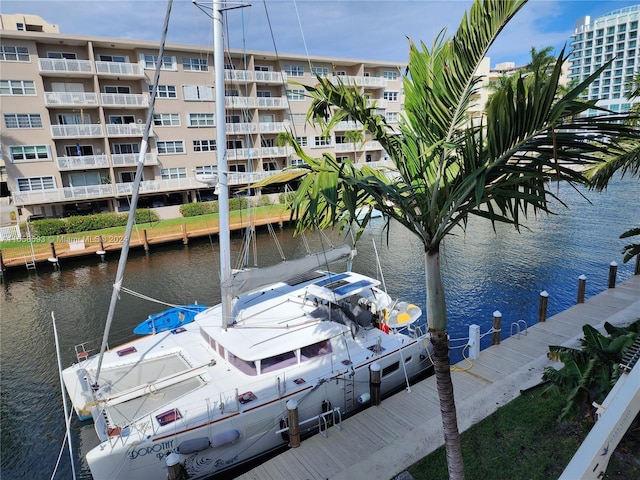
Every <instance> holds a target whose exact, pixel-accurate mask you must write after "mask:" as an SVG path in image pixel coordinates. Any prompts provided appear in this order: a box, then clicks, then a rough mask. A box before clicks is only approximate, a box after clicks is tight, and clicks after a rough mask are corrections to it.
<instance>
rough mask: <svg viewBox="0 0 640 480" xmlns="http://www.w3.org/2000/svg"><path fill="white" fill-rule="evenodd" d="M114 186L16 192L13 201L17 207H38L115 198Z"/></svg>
mask: <svg viewBox="0 0 640 480" xmlns="http://www.w3.org/2000/svg"><path fill="white" fill-rule="evenodd" d="M113 195H114V188H113V185H87V186H85V187H64V188H54V189H50V190H38V191H32V192H16V193H14V194H13V200H14V202H15V204H16V205H20V206H21V205H36V204H39V203H55V202H65V201H69V200H90V199H94V198H105V197H113Z"/></svg>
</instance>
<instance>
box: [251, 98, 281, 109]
mask: <svg viewBox="0 0 640 480" xmlns="http://www.w3.org/2000/svg"><path fill="white" fill-rule="evenodd" d="M287 107H288V102H287V97H258V108H287Z"/></svg>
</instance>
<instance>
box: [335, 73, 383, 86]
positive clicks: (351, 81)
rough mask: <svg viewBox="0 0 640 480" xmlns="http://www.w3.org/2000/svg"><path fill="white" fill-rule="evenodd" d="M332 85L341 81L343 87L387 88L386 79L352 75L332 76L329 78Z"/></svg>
mask: <svg viewBox="0 0 640 480" xmlns="http://www.w3.org/2000/svg"><path fill="white" fill-rule="evenodd" d="M330 78H331V79H332V81H333V82H334V83H338V79H339V81H341V82H342V83H344V84H345V85H355V86H357V87H369V88H384V87H386V86H387V79H386V78H383V77H364V76H363V77H360V76H352V75H334V76H332V77H330Z"/></svg>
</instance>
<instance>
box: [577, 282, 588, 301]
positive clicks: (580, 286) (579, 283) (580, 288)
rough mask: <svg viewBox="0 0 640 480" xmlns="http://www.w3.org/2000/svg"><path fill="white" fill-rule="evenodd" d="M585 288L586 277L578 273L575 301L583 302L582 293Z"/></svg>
mask: <svg viewBox="0 0 640 480" xmlns="http://www.w3.org/2000/svg"><path fill="white" fill-rule="evenodd" d="M586 290H587V277H586V276H585V275H580V276H579V277H578V300H577V301H576V303H584V294H585V292H586Z"/></svg>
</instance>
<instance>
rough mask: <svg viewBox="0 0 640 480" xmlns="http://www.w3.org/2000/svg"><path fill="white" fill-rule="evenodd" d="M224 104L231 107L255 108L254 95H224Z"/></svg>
mask: <svg viewBox="0 0 640 480" xmlns="http://www.w3.org/2000/svg"><path fill="white" fill-rule="evenodd" d="M224 104H225V106H227V107H231V108H255V106H256V99H255V98H254V97H224Z"/></svg>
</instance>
